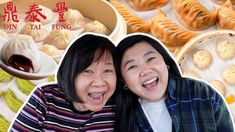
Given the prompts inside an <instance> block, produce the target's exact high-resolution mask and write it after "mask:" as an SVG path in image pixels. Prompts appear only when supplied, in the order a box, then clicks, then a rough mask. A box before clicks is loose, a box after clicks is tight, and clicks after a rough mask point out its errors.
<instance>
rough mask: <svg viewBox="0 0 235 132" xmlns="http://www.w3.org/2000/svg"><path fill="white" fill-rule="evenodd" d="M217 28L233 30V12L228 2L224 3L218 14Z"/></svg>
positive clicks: (234, 21)
mask: <svg viewBox="0 0 235 132" xmlns="http://www.w3.org/2000/svg"><path fill="white" fill-rule="evenodd" d="M218 19H219V22H218V26H219V28H220V29H231V30H235V10H233V6H232V4H231V3H230V1H228V2H226V3H225V4H224V5H223V6H222V8H221V9H220V10H219V13H218Z"/></svg>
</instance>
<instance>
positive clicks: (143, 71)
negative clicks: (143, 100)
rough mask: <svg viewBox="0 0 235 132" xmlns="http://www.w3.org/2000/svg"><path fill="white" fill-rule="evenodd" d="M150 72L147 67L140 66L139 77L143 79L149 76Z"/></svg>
mask: <svg viewBox="0 0 235 132" xmlns="http://www.w3.org/2000/svg"><path fill="white" fill-rule="evenodd" d="M151 72H152V70H151V69H150V68H149V67H148V66H142V67H141V72H140V76H141V77H144V76H146V75H148V74H150V73H151Z"/></svg>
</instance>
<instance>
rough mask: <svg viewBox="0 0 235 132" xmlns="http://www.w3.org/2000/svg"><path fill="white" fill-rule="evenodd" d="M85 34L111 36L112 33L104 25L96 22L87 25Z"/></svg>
mask: <svg viewBox="0 0 235 132" xmlns="http://www.w3.org/2000/svg"><path fill="white" fill-rule="evenodd" d="M85 32H94V33H100V34H105V35H109V34H110V33H111V31H110V30H109V29H108V28H107V27H106V26H105V25H104V24H102V23H100V22H99V21H97V20H95V21H93V22H91V23H88V24H86V25H85Z"/></svg>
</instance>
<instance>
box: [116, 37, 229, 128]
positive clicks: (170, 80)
mask: <svg viewBox="0 0 235 132" xmlns="http://www.w3.org/2000/svg"><path fill="white" fill-rule="evenodd" d="M118 52H119V57H120V60H119V63H120V64H119V68H120V72H121V74H122V77H123V88H121V89H119V90H118V93H117V117H118V118H117V124H119V125H118V126H117V130H118V131H128V132H131V131H133V132H152V131H155V132H162V131H164V132H170V131H177V132H179V131H186V132H188V131H190V132H193V131H195V132H199V131H203V132H204V131H226V132H232V131H233V124H232V121H231V117H230V114H229V112H228V109H227V107H226V105H225V103H224V101H223V99H222V98H221V97H220V95H219V94H218V93H216V91H214V90H213V89H212V88H211V87H210V86H209V85H207V84H206V83H204V82H201V81H197V80H194V79H190V78H184V77H182V76H181V73H180V71H179V68H178V67H177V64H176V63H175V61H174V60H173V59H172V57H171V56H170V55H169V53H168V52H167V50H166V49H165V48H164V47H163V46H162V45H161V44H160V42H159V41H158V40H155V39H153V38H152V37H150V36H147V35H145V34H132V35H129V36H127V37H126V38H124V39H123V40H121V42H120V43H119V45H118Z"/></svg>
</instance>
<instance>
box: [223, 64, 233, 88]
mask: <svg viewBox="0 0 235 132" xmlns="http://www.w3.org/2000/svg"><path fill="white" fill-rule="evenodd" d="M222 77H223V80H224V81H225V83H227V84H228V85H232V86H235V79H234V78H235V65H230V66H228V67H227V68H226V69H225V70H224V71H223V73H222Z"/></svg>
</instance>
